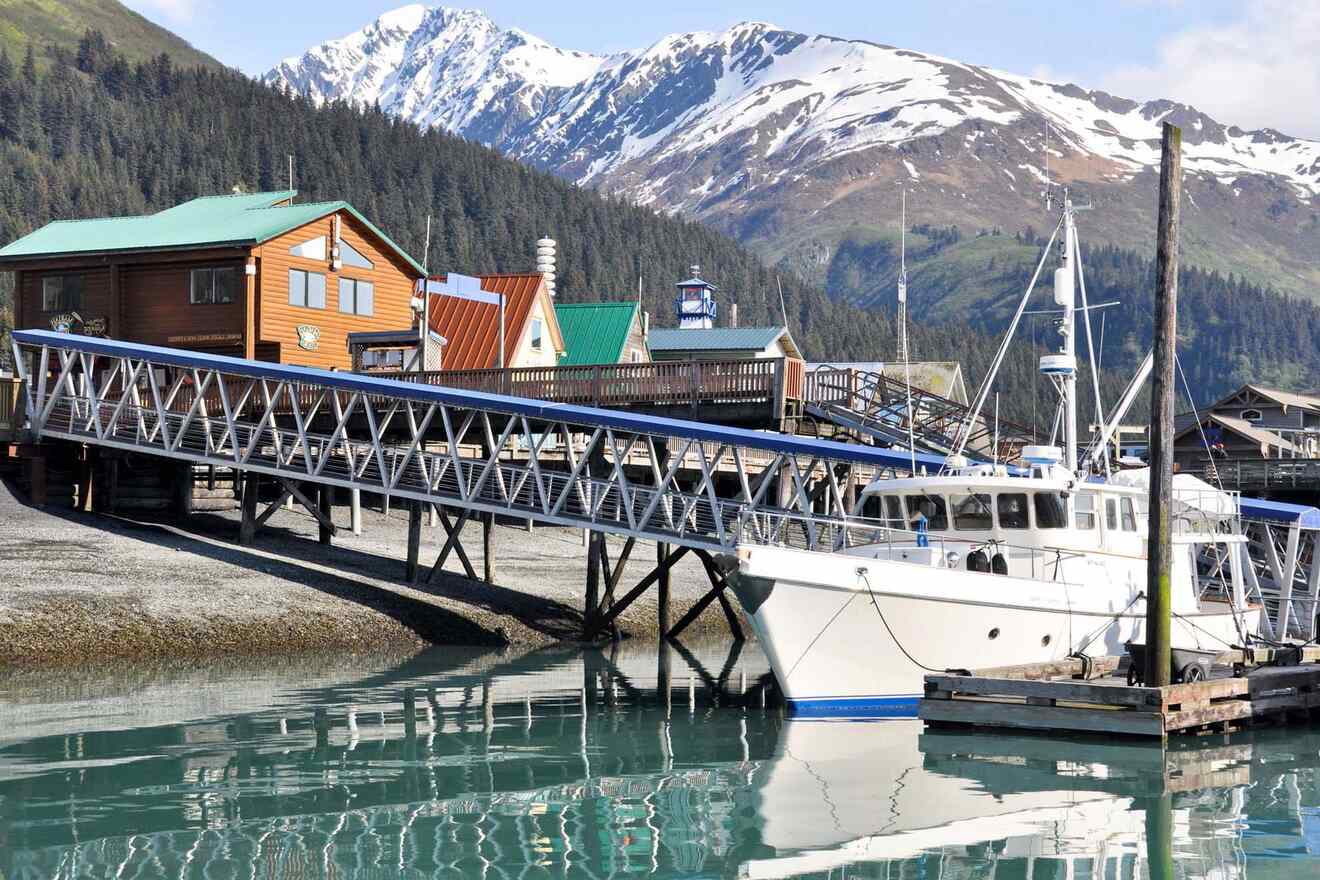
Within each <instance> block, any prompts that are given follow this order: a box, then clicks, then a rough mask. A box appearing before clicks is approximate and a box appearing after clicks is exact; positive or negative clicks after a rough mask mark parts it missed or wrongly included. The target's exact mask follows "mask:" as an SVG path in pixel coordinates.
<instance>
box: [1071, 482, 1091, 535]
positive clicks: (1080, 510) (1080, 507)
mask: <svg viewBox="0 0 1320 880" xmlns="http://www.w3.org/2000/svg"><path fill="white" fill-rule="evenodd" d="M1095 501H1096V498H1095V493H1094V492H1080V493H1078V495H1077V509H1076V512H1075V513H1074V514H1073V520H1074V522H1075V523H1076V524H1077V528H1079V529H1082V530H1083V531H1087V532H1089V531H1091V530H1092V529H1094V528H1095Z"/></svg>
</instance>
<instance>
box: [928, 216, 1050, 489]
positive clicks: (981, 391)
mask: <svg viewBox="0 0 1320 880" xmlns="http://www.w3.org/2000/svg"><path fill="white" fill-rule="evenodd" d="M1063 221H1064V218H1063V217H1060V218H1059V222H1058V223H1057V224H1055V226H1054V231H1053V232H1052V233H1050V239H1049V241H1047V242H1046V243H1045V249H1044V250H1043V251H1041V255H1040V262H1039V263H1037V264H1036V271H1035V273H1034V274H1033V275H1032V276H1031V282H1030V283H1029V284H1028V285H1027V289H1026V290H1025V291H1024V292H1023V294H1022V299H1021V301H1020V302H1018V306H1017V310H1016V311H1015V312H1014V313H1013V320H1012V321H1010V322H1009V325H1008V329H1007V330H1005V331H1004V340H1003V342H1001V343H1000V344H999V350H998V351H997V352H995V357H994V360H993V361H991V362H990V370H989V371H988V372H987V373H986V374H985V378H984V379H983V380H982V381H981V387H980V388H978V389H977V391H976V401H975V402H974V403H973V404H972V406H971V407H969V408H968V411H967V420H966V421H965V422H963V424H962V425H961V426H960V427H959V429H958V445H957V446H956V447H955V448H954V450H953V454H954V455H962V451H963V449H964V447H966V446H967V440H968V439H969V438H970V437H971V433H972V425H974V424H976V420H977V419H978V418H979V417H980V415H981V407H982V406H984V405H985V399H986V396H987V395H989V393H990V387H991V386H992V385H993V384H994V381H995V376H996V375H997V374H998V372H999V365H1000V364H1002V363H1003V361H1004V355H1005V354H1007V353H1008V347H1009V345H1011V344H1012V342H1013V334H1014V333H1016V332H1017V327H1018V323H1019V322H1020V321H1021V320H1022V313H1023V311H1025V310H1026V308H1027V302H1028V301H1030V299H1031V294H1032V292H1033V291H1034V290H1035V289H1036V282H1037V281H1039V280H1040V273H1041V272H1043V271H1044V270H1045V262H1046V261H1047V260H1048V259H1049V258H1050V252H1051V251H1052V250H1053V248H1054V241H1055V239H1057V238H1058V237H1059V230H1060V229H1062V228H1063ZM941 470H942V469H941Z"/></svg>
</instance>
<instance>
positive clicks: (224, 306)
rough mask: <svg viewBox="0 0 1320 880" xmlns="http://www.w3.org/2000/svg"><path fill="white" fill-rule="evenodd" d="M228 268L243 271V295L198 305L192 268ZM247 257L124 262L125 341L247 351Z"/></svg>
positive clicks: (123, 333) (121, 289)
mask: <svg viewBox="0 0 1320 880" xmlns="http://www.w3.org/2000/svg"><path fill="white" fill-rule="evenodd" d="M211 266H214V267H221V266H223V267H228V268H232V269H234V271H236V272H238V273H239V282H240V287H239V291H238V296H237V297H236V298H235V300H234V301H233V302H232V303H218V304H215V305H193V304H192V303H191V302H189V291H190V288H191V284H192V270H193V269H194V268H202V267H211ZM242 273H243V261H242V260H233V259H230V260H212V261H204V262H189V263H174V264H166V263H158V264H149V265H140V266H132V265H129V266H124V267H123V268H121V269H120V272H119V285H120V291H121V294H120V295H121V298H122V299H123V308H122V314H123V322H122V324H121V327H122V328H123V330H122V332H121V333H120V334H118V335H119V337H120V338H121V339H129V340H132V341H134V342H145V343H148V344H150V345H164V346H169V347H171V348H195V349H206V350H225V352H226V353H227V354H231V355H236V354H241V352H242V347H243V345H242V334H243V300H242V280H243V277H242Z"/></svg>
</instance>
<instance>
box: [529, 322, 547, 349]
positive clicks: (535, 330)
mask: <svg viewBox="0 0 1320 880" xmlns="http://www.w3.org/2000/svg"><path fill="white" fill-rule="evenodd" d="M543 328H544V324H543V323H542V321H541V319H540V318H532V350H533V351H540V350H541V339H542V337H543V336H544V329H543Z"/></svg>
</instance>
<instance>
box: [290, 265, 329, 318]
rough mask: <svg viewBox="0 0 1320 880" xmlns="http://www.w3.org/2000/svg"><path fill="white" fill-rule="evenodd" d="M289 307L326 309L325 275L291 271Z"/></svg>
mask: <svg viewBox="0 0 1320 880" xmlns="http://www.w3.org/2000/svg"><path fill="white" fill-rule="evenodd" d="M289 305H291V306H302V307H304V308H308V309H323V308H325V275H323V274H321V273H320V272H305V271H303V270H302V269H290V270H289Z"/></svg>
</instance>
